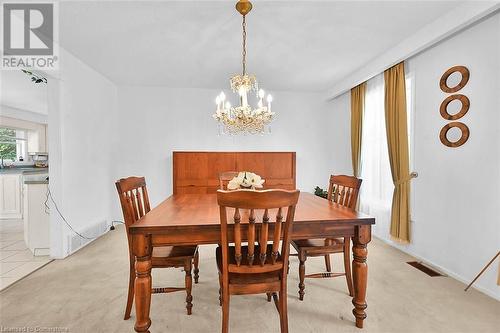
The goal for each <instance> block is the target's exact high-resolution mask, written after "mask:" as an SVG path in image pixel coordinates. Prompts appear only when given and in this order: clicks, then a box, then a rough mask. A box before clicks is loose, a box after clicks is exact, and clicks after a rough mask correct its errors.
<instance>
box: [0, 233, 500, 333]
mask: <svg viewBox="0 0 500 333" xmlns="http://www.w3.org/2000/svg"><path fill="white" fill-rule="evenodd" d="M410 259H411V257H409V256H407V255H405V254H403V253H401V252H399V251H397V250H395V249H393V248H391V247H389V246H387V245H385V244H383V243H381V242H380V241H377V240H374V241H372V243H371V244H370V245H369V256H368V265H369V274H368V277H369V278H368V281H369V283H368V295H367V302H368V309H367V314H368V318H367V319H366V320H365V328H364V329H363V330H359V329H357V328H356V327H355V326H354V317H353V315H352V313H351V311H352V304H351V298H350V297H349V296H348V295H347V286H346V284H345V280H344V279H343V278H336V279H318V280H313V279H308V280H306V295H305V300H304V301H303V302H300V301H299V300H298V297H297V284H298V278H297V271H298V270H297V266H298V262H297V258H296V257H295V258H294V257H292V258H291V269H290V276H289V280H288V285H289V287H288V289H289V291H288V304H289V305H288V311H289V315H288V316H289V326H290V332H357V333H360V332H366V333H369V332H370V333H371V332H499V331H500V302H498V301H495V300H494V299H491V298H489V297H487V296H485V295H483V294H481V293H479V292H477V291H475V290H471V291H469V292H467V293H464V292H463V288H464V285H463V284H461V283H459V282H457V281H455V280H453V279H451V278H447V277H434V278H431V277H428V276H427V275H425V274H424V273H422V272H420V271H418V270H416V269H415V268H413V267H411V266H409V265H407V264H406V263H405V262H406V261H409V260H410ZM127 265H128V259H127V244H126V238H125V235H124V229H123V227H118V228H117V229H116V230H115V231H113V232H110V233H108V234H107V235H105V236H103V237H102V238H100V239H99V240H97V241H95V242H94V243H93V244H91V245H89V246H87V247H86V248H84V249H83V250H81V251H79V252H78V253H76V254H74V255H73V256H71V257H69V258H67V259H65V260H58V261H54V262H52V263H50V264H48V265H47V266H45V267H43V268H42V269H40V270H38V271H36V272H35V273H33V274H32V275H30V276H28V277H27V278H25V279H23V280H21V281H19V282H17V283H16V284H14V285H12V286H11V287H9V288H7V289H6V290H4V291H2V292H1V293H0V299H1V300H0V326H2V327H3V329H4V331H6V329H7V328H9V327H43V328H45V327H64V328H68V329H69V332H133V327H134V319H135V316H134V314H132V318H131V319H130V320H128V321H124V320H123V310H124V307H125V301H126V287H127V276H128V273H127V270H128V267H127ZM334 266H336V267H341V266H340V256H339V255H336V256H335V259H334ZM306 268H307V271H308V272H313V271H314V272H317V271H321V270H322V269H323V260H322V259H321V258H312V259H309V260H308V262H307V265H306ZM183 280H184V273H183V272H182V271H181V270H180V269H163V270H157V271H156V272H153V285H155V286H182V284H183ZM193 296H194V300H193V302H194V307H193V315H192V316H187V315H186V314H185V307H184V305H185V303H184V297H185V294H184V293H183V292H178V293H172V294H159V295H153V300H152V306H151V307H152V309H151V319H152V326H151V332H203V333H207V332H218V331H220V321H221V311H220V307H219V306H218V282H217V273H216V270H215V263H214V247H212V246H203V247H202V248H201V263H200V283H199V284H197V285H194V289H193ZM132 313H133V312H132ZM230 328H231V331H232V332H278V331H279V319H278V314H277V312H276V309H275V308H274V305H273V304H272V303H267V302H266V297H265V295H255V296H234V297H232V298H231V310H230Z"/></svg>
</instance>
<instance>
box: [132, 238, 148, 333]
mask: <svg viewBox="0 0 500 333" xmlns="http://www.w3.org/2000/svg"><path fill="white" fill-rule="evenodd" d="M132 242H133V245H132V248H133V253H134V255H135V257H136V261H135V276H136V279H135V316H136V319H135V326H134V328H135V331H136V332H148V333H149V326H151V319H150V318H149V308H150V307H151V286H152V282H151V267H152V264H151V252H152V246H151V236H150V235H143V234H134V236H133V240H132Z"/></svg>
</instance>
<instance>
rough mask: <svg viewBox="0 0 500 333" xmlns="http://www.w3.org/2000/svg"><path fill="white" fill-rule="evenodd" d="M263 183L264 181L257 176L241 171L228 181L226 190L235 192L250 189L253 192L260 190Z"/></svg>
mask: <svg viewBox="0 0 500 333" xmlns="http://www.w3.org/2000/svg"><path fill="white" fill-rule="evenodd" d="M264 182H265V180H264V179H262V178H261V177H260V176H259V175H257V174H255V173H253V172H248V171H242V172H240V173H239V174H238V176H236V177H234V178H233V179H231V180H230V181H229V183H228V184H227V189H228V190H236V189H239V188H251V189H253V190H254V189H256V188H262V187H263V185H262V184H264Z"/></svg>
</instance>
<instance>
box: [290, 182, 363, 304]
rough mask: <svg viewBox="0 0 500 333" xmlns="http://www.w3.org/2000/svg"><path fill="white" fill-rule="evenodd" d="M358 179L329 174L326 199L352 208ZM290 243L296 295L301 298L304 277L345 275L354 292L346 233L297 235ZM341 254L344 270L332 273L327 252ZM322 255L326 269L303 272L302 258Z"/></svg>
mask: <svg viewBox="0 0 500 333" xmlns="http://www.w3.org/2000/svg"><path fill="white" fill-rule="evenodd" d="M361 181H362V180H361V179H358V178H356V177H352V176H345V175H339V176H334V175H332V176H330V185H329V187H328V196H327V199H328V200H330V201H333V202H335V203H337V204H339V205H341V206H344V207H347V208H350V209H355V208H356V203H357V201H358V195H359V189H360V187H361ZM291 244H292V246H293V247H294V248H295V250H296V251H297V256H298V257H299V280H300V282H299V299H300V300H301V301H303V300H304V294H305V292H304V289H305V284H304V279H305V278H330V277H332V278H333V277H338V276H345V277H346V280H347V288H348V289H349V295H350V296H353V295H354V294H353V286H352V275H351V240H350V238H349V237H344V238H334V239H332V238H327V239H324V238H322V239H300V240H294V241H292V242H291ZM332 253H343V254H344V272H343V273H333V272H332V265H331V262H330V254H332ZM319 256H324V258H325V266H326V271H327V273H315V274H308V275H305V272H306V267H305V262H306V260H307V257H319Z"/></svg>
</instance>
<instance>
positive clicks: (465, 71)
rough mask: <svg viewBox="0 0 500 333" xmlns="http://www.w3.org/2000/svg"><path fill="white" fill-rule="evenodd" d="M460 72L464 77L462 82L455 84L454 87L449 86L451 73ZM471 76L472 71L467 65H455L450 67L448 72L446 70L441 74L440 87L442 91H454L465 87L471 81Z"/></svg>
mask: <svg viewBox="0 0 500 333" xmlns="http://www.w3.org/2000/svg"><path fill="white" fill-rule="evenodd" d="M455 72H459V73H460V74H461V75H462V79H461V80H460V82H459V83H458V84H457V85H456V86H454V87H449V86H448V82H447V80H448V78H449V77H450V75H451V74H453V73H455ZM469 77H470V72H469V70H468V69H467V67H465V66H453V67H451V68H450V69H448V70H447V71H446V72H444V74H443V76H441V80H439V87H440V88H441V90H442V91H444V92H445V93H454V92H457V91H459V90H460V89H462V88H463V87H465V85H466V84H467V82H468V81H469Z"/></svg>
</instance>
